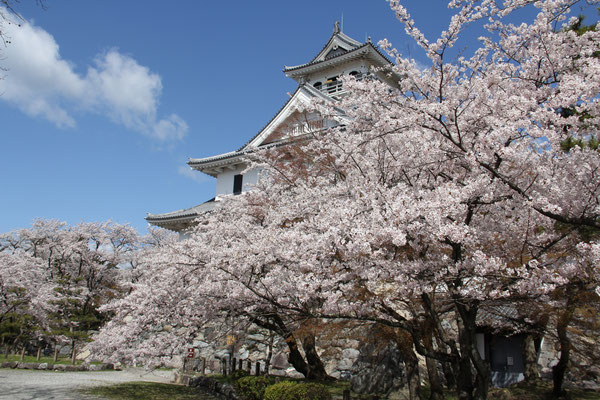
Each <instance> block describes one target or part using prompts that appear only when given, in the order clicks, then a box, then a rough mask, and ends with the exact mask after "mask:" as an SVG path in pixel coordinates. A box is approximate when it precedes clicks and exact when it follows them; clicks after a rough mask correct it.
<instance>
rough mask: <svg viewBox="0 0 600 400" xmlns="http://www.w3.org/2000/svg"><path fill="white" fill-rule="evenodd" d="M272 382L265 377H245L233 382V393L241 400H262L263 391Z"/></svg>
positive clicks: (271, 379) (272, 380) (272, 381)
mask: <svg viewBox="0 0 600 400" xmlns="http://www.w3.org/2000/svg"><path fill="white" fill-rule="evenodd" d="M274 382H275V380H274V379H273V378H269V377H266V376H245V377H243V378H240V379H238V380H237V381H235V391H236V393H237V394H238V395H239V396H240V397H241V398H242V400H263V396H264V393H265V389H266V388H267V386H269V385H271V384H273V383H274Z"/></svg>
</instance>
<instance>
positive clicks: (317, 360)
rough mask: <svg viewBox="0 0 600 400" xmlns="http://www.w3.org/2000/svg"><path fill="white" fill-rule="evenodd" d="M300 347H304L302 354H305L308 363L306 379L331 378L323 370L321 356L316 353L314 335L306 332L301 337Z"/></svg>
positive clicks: (319, 379)
mask: <svg viewBox="0 0 600 400" xmlns="http://www.w3.org/2000/svg"><path fill="white" fill-rule="evenodd" d="M302 347H303V348H304V354H305V355H306V362H307V364H308V374H307V375H306V378H307V379H314V380H318V381H324V380H333V378H332V377H331V376H329V375H328V374H327V372H326V371H325V365H323V361H321V357H319V354H318V353H317V348H316V342H315V336H314V335H313V334H307V335H305V336H304V338H303V339H302Z"/></svg>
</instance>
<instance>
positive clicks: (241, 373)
mask: <svg viewBox="0 0 600 400" xmlns="http://www.w3.org/2000/svg"><path fill="white" fill-rule="evenodd" d="M249 375H250V374H249V373H248V371H246V370H243V369H236V370H235V371H233V372H232V373H231V375H229V377H230V378H231V380H232V381H234V382H235V381H237V380H239V379H242V378H244V377H246V376H249Z"/></svg>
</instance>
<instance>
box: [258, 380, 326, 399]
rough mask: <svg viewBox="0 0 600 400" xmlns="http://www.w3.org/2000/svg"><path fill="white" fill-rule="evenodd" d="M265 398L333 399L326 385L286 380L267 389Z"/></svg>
mask: <svg viewBox="0 0 600 400" xmlns="http://www.w3.org/2000/svg"><path fill="white" fill-rule="evenodd" d="M264 400H331V394H329V390H327V387H326V386H325V385H321V384H319V383H296V382H292V381H285V382H281V383H276V384H275V385H271V386H269V387H268V388H267V390H265V397H264Z"/></svg>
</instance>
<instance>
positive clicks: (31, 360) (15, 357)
mask: <svg viewBox="0 0 600 400" xmlns="http://www.w3.org/2000/svg"><path fill="white" fill-rule="evenodd" d="M6 361H16V362H26V363H48V364H64V365H71V358H59V359H58V360H56V362H54V357H40V359H39V360H36V358H35V356H25V357H23V361H21V356H20V355H19V354H10V355H9V356H8V357H7V358H4V356H0V363H3V362H6ZM82 363H83V361H82V360H75V365H80V364H82ZM92 364H94V363H92Z"/></svg>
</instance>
